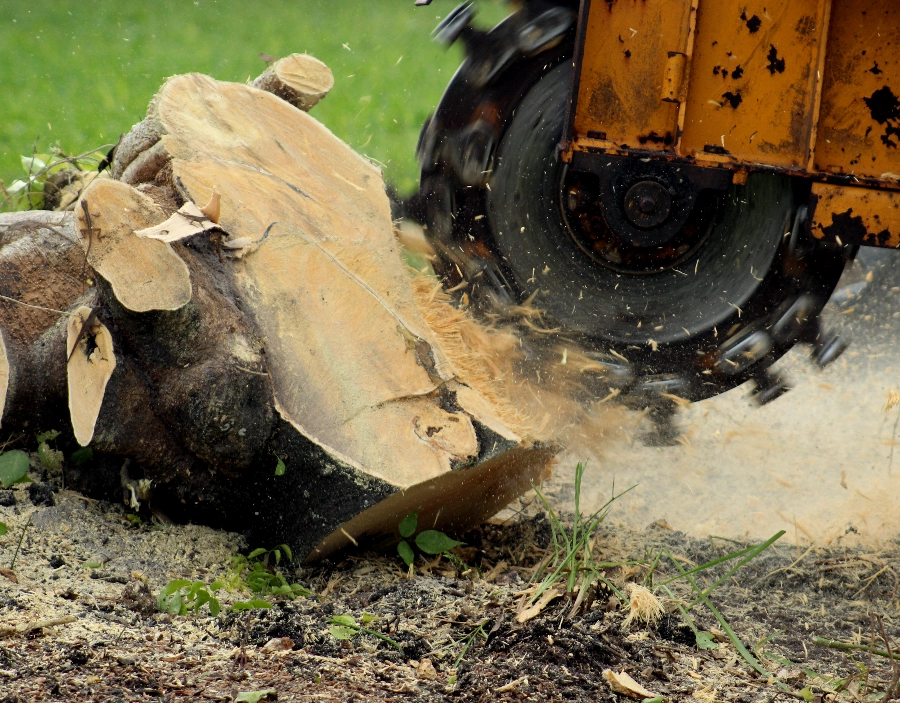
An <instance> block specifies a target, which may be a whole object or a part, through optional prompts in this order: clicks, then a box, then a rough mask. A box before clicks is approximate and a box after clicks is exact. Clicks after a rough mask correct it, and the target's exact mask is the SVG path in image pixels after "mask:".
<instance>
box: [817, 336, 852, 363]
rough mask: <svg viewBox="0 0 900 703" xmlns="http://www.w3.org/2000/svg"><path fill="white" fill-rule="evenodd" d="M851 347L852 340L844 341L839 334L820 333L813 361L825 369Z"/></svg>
mask: <svg viewBox="0 0 900 703" xmlns="http://www.w3.org/2000/svg"><path fill="white" fill-rule="evenodd" d="M849 346H850V340H847V339H844V338H843V337H841V335H839V334H825V333H820V334H819V338H818V339H817V340H816V342H815V344H814V345H813V353H812V358H813V361H815V362H816V365H817V366H818V367H819V368H821V369H824V368H825V367H826V366H828V365H829V364H830V363H831V362H833V361H834V360H835V359H837V358H838V357H839V356H840V355H841V354H843V353H844V351H845V350H846V349H847V347H849Z"/></svg>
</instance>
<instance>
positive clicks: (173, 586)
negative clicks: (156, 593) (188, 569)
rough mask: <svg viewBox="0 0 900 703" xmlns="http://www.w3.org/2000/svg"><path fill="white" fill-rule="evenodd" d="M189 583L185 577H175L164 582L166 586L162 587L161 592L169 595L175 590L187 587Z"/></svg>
mask: <svg viewBox="0 0 900 703" xmlns="http://www.w3.org/2000/svg"><path fill="white" fill-rule="evenodd" d="M190 585H191V582H190V581H188V580H187V579H176V580H175V581H169V583H167V584H166V587H165V588H163V590H162V592H163V593H165V594H166V595H167V596H171V595H172V594H173V593H175V591H180V590H181V589H182V588H187V587H188V586H190Z"/></svg>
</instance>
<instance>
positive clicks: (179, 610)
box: [168, 593, 187, 615]
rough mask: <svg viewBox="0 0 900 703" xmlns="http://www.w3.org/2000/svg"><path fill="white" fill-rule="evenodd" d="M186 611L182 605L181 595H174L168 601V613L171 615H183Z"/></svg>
mask: <svg viewBox="0 0 900 703" xmlns="http://www.w3.org/2000/svg"><path fill="white" fill-rule="evenodd" d="M186 611H187V607H186V606H185V605H184V599H183V598H182V597H181V593H176V594H175V595H173V596H172V598H170V599H169V608H168V612H170V613H172V615H183V614H184V613H185V612H186Z"/></svg>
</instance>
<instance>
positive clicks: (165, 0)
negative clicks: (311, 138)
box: [0, 0, 508, 193]
mask: <svg viewBox="0 0 900 703" xmlns="http://www.w3.org/2000/svg"><path fill="white" fill-rule="evenodd" d="M457 2H458V0H434V2H433V3H432V4H431V5H430V6H427V7H414V5H413V0H269V1H268V2H265V3H262V2H251V1H250V0H144V1H141V2H138V1H134V2H132V1H131V0H81V1H80V2H75V1H69V0H46V1H45V2H40V3H38V2H29V1H28V0H21V1H18V2H13V1H12V0H0V178H2V179H3V180H4V182H5V183H6V184H7V185H8V184H10V183H11V182H12V181H13V180H15V179H17V178H22V177H24V175H25V171H24V169H23V168H22V165H21V161H20V155H29V154H31V153H32V151H33V149H34V148H35V147H34V145H35V142H37V148H36V151H37V152H38V153H41V152H43V153H46V152H47V151H48V149H49V147H50V146H51V145H53V144H56V143H58V144H59V145H60V147H61V148H62V149H64V150H65V151H66V152H67V153H69V154H77V153H80V152H84V151H87V150H89V149H91V148H94V147H97V146H99V145H101V144H105V143H114V142H116V140H117V139H118V138H119V134H120V133H121V132H127V131H128V129H129V128H130V127H131V125H133V124H134V123H136V122H138V121H140V120H141V119H143V117H144V115H145V113H146V109H147V103H148V102H149V100H150V98H151V97H152V96H153V94H154V93H155V92H156V91H157V89H158V88H159V86H160V85H161V84H162V82H163V81H164V79H165V78H166V77H167V76H171V75H173V74H177V73H186V72H189V71H198V72H201V73H207V74H209V75H211V76H213V77H215V78H218V79H220V80H229V81H246V80H248V79H250V78H255V77H256V76H257V75H259V74H260V73H261V72H262V71H263V70H264V69H265V64H264V63H263V61H262V60H261V59H260V58H259V54H260V53H265V54H270V55H273V56H284V55H287V54H290V53H292V52H308V53H310V54H313V55H314V56H316V57H317V58H319V59H321V60H322V61H324V62H325V63H326V64H328V65H329V66H330V67H331V69H332V71H333V72H334V77H335V87H334V90H333V91H332V92H331V93H330V94H329V95H328V96H327V97H326V98H325V100H323V101H322V102H321V103H320V104H319V105H317V106H316V107H315V108H313V111H312V114H313V115H314V116H315V117H316V118H317V119H319V120H320V121H321V122H323V123H324V124H325V125H326V126H327V127H329V128H330V129H331V130H332V131H333V132H334V133H335V134H337V135H338V136H339V137H340V138H341V139H343V140H344V141H346V142H347V143H348V144H350V146H352V147H354V148H355V149H357V150H358V151H360V152H362V153H363V154H366V155H367V156H369V157H371V158H373V159H376V160H378V161H380V162H381V163H382V164H384V166H385V177H386V180H388V181H390V182H392V183H394V184H395V185H396V186H397V187H398V189H399V190H400V191H401V192H402V193H408V192H411V191H412V190H414V189H415V187H416V183H417V180H418V168H417V165H416V161H415V146H416V140H417V138H418V134H419V128H420V127H421V125H422V123H423V121H424V120H425V118H426V117H427V116H428V114H429V113H430V112H431V111H432V110H433V109H434V107H435V105H436V104H437V101H438V99H439V98H440V96H441V93H442V92H443V89H444V87H445V86H446V84H447V82H448V81H449V79H450V77H451V76H452V75H453V72H454V71H455V70H456V67H457V66H458V64H459V62H460V60H461V57H462V53H461V51H460V49H459V47H454V48H453V49H452V50H451V51H445V50H443V49H441V48H440V47H438V46H436V45H435V44H433V43H432V42H431V41H430V37H429V35H430V32H431V30H432V29H433V28H434V26H435V25H436V24H437V22H438V18H439V17H442V16H445V15H446V14H448V13H449V12H450V10H451V9H453V7H454V6H455V5H456V4H457ZM479 10H480V12H479V24H493V23H495V22H497V21H499V20H500V19H501V18H502V17H503V16H504V15H505V14H506V13H507V11H508V10H507V8H506V6H505V4H503V3H501V2H500V1H499V0H482V2H481V3H479Z"/></svg>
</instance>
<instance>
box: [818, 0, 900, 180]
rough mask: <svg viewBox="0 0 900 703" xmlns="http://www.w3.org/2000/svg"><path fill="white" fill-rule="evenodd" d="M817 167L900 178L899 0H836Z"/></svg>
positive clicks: (881, 177) (832, 170)
mask: <svg viewBox="0 0 900 703" xmlns="http://www.w3.org/2000/svg"><path fill="white" fill-rule="evenodd" d="M831 13H832V19H831V27H830V30H829V36H828V51H827V57H826V60H825V73H824V76H825V79H824V86H823V91H822V110H821V116H820V119H819V135H818V140H817V143H816V153H815V169H816V170H819V171H831V172H836V173H847V174H853V175H856V176H859V177H866V176H868V177H872V178H877V179H884V180H888V181H891V180H893V181H897V180H900V176H898V175H897V174H900V152H898V149H900V97H898V96H900V3H898V2H897V0H867V1H866V2H859V0H833V3H832V11H831Z"/></svg>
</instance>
